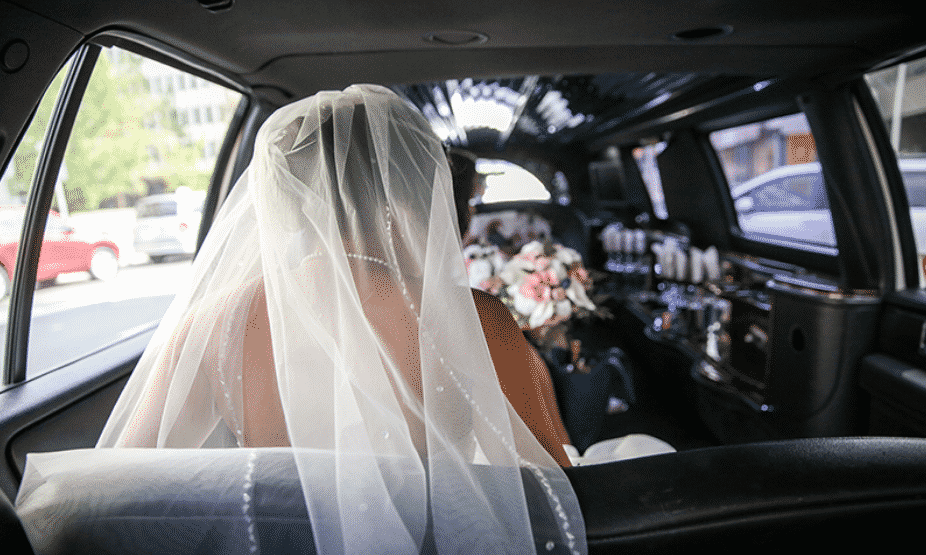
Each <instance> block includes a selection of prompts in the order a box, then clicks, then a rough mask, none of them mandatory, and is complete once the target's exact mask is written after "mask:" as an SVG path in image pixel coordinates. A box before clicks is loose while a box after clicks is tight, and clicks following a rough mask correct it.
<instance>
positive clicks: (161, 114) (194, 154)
mask: <svg viewBox="0 0 926 555" xmlns="http://www.w3.org/2000/svg"><path fill="white" fill-rule="evenodd" d="M122 54H123V55H122V56H120V58H119V63H118V64H113V63H112V62H111V61H110V58H109V57H108V56H105V55H104V56H100V58H99V61H98V62H97V66H96V67H95V68H94V71H93V76H92V78H91V79H90V83H89V85H88V87H87V92H86V93H85V94H84V99H83V102H82V103H81V108H80V111H79V112H78V116H77V121H76V122H75V125H74V130H73V132H72V135H71V141H70V143H69V144H68V150H67V154H66V156H65V164H66V166H67V179H65V180H64V182H65V191H66V196H67V199H68V204H69V207H70V208H71V210H72V211H74V210H86V209H95V208H98V207H100V205H101V203H103V202H104V201H106V200H107V199H112V198H114V197H115V198H132V197H138V196H143V195H145V194H147V190H146V188H145V185H144V183H145V179H152V178H158V177H160V178H162V179H164V180H165V181H166V183H167V188H168V190H174V189H176V188H177V187H179V186H181V185H186V186H187V187H190V188H191V189H200V190H204V189H205V188H206V187H207V186H208V182H209V173H208V172H206V171H202V170H197V169H196V165H197V161H198V160H199V159H200V151H199V149H198V148H197V147H196V145H193V144H189V141H188V140H185V137H182V136H181V135H180V134H179V133H178V131H179V129H177V128H176V126H175V124H174V120H173V118H171V117H170V109H171V106H170V103H169V102H168V98H167V97H157V96H154V95H152V94H151V93H150V92H149V91H148V87H147V84H146V82H145V80H144V77H143V76H142V73H141V61H142V60H141V58H140V57H138V56H134V55H129V54H127V53H122Z"/></svg>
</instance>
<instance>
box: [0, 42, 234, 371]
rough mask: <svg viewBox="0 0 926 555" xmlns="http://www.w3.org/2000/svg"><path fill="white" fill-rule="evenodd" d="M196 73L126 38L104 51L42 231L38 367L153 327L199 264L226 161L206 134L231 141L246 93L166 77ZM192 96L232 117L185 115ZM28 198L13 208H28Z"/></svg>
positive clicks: (33, 330)
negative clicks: (212, 193) (218, 166)
mask: <svg viewBox="0 0 926 555" xmlns="http://www.w3.org/2000/svg"><path fill="white" fill-rule="evenodd" d="M189 77H192V76H188V75H187V74H185V73H184V72H182V71H179V70H177V69H174V68H171V67H168V66H165V65H162V64H160V63H158V62H155V61H153V60H150V59H146V58H143V57H141V56H138V55H136V54H133V53H131V52H128V51H126V50H122V49H119V48H104V49H103V50H102V52H101V53H100V56H99V58H98V59H97V62H96V65H95V67H94V69H93V73H92V76H91V77H90V80H89V83H88V85H87V89H86V92H85V93H84V96H83V99H82V101H81V105H80V108H79V110H78V112H77V117H76V120H75V122H74V125H73V127H72V130H71V136H70V138H69V140H68V144H67V149H66V151H65V155H64V160H63V162H62V164H61V167H60V170H59V173H58V180H57V184H56V189H55V195H54V200H53V203H52V210H51V213H50V214H49V220H48V223H47V229H46V233H45V236H44V238H43V242H42V250H41V253H40V256H39V265H38V271H37V275H36V281H37V287H36V292H35V296H34V299H33V309H32V322H31V324H30V328H29V334H30V335H29V353H28V367H27V378H29V377H33V376H35V375H37V374H40V373H43V372H46V371H48V370H52V369H54V368H56V367H58V366H61V365H63V364H66V363H68V362H70V361H72V360H74V359H76V358H80V357H83V356H86V355H88V354H92V353H94V352H96V351H98V350H100V349H101V348H104V347H106V346H107V345H110V344H112V343H115V342H117V341H119V340H121V339H124V338H126V337H130V336H131V335H133V334H136V333H140V332H143V331H146V330H149V329H153V328H154V327H155V326H156V325H157V323H158V321H159V320H160V318H161V316H162V315H163V314H164V312H165V310H166V309H167V306H168V305H169V304H170V302H171V300H172V299H173V296H174V294H175V293H176V291H177V288H178V287H179V286H180V285H181V284H182V283H183V282H184V279H185V277H186V276H187V274H188V273H189V268H190V261H191V260H192V255H193V253H194V251H195V247H196V240H197V235H198V230H199V224H200V222H199V219H200V218H201V217H202V212H201V211H197V210H196V206H197V204H198V205H200V206H201V204H202V200H203V199H204V198H205V194H206V193H205V192H206V189H207V188H208V185H209V182H210V179H211V175H212V172H213V168H214V166H215V163H216V155H217V153H216V152H214V151H212V150H210V149H208V148H207V147H206V145H208V144H221V142H222V140H223V138H224V136H225V134H226V133H227V131H228V126H229V123H230V119H231V115H232V114H233V113H234V108H235V106H236V104H237V103H238V102H239V101H240V99H241V96H240V95H239V94H238V93H236V92H234V91H231V90H228V89H225V88H224V87H221V86H219V85H215V84H212V83H204V84H203V86H201V87H198V88H191V87H184V88H182V89H180V88H175V87H164V86H162V85H161V83H172V82H181V80H182V79H187V78H189ZM43 104H44V101H43ZM191 105H201V106H206V107H208V108H209V109H210V110H211V111H213V112H214V113H215V114H222V115H224V117H222V118H213V119H212V121H205V122H204V121H200V122H182V121H181V120H180V119H179V118H178V114H179V113H181V112H182V110H184V109H186V108H185V107H187V106H191ZM34 123H35V122H34ZM20 148H22V146H21V147H20ZM19 183H20V182H19V181H17V182H16V185H15V186H12V187H11V186H8V187H7V189H8V190H9V191H11V192H15V191H16V190H17V189H16V188H15V187H19V186H20V185H19ZM22 202H23V201H22V198H18V199H14V202H13V203H11V204H13V205H16V204H19V206H10V207H9V210H10V211H12V212H20V213H21V212H22V211H23V207H22ZM170 206H173V207H174V209H173V210H168V209H167V207H170ZM177 206H190V209H189V210H183V211H181V210H178V209H177V208H176V207H177ZM3 221H5V220H3V217H2V215H0V222H3ZM20 225H21V224H20ZM14 256H15V255H14ZM88 323H92V325H88Z"/></svg>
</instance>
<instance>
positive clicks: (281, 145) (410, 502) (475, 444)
mask: <svg viewBox="0 0 926 555" xmlns="http://www.w3.org/2000/svg"><path fill="white" fill-rule="evenodd" d="M456 218H457V217H456V211H455V207H454V197H453V192H452V186H451V175H450V170H449V168H448V165H447V160H446V157H445V154H444V152H443V149H442V147H441V144H440V141H439V140H438V139H437V137H436V136H435V135H434V133H433V132H432V131H431V129H430V127H429V125H428V123H427V122H426V120H425V119H424V118H423V117H422V116H421V115H420V114H418V113H417V112H416V111H415V110H414V109H413V108H411V107H409V106H408V105H406V104H405V103H404V102H403V101H402V100H401V99H399V98H398V97H397V96H396V95H395V94H394V93H392V92H391V91H389V90H388V89H385V88H382V87H377V86H368V85H360V86H352V87H349V88H348V89H346V90H344V91H343V92H322V93H319V94H317V95H315V96H313V97H310V98H307V99H304V100H301V101H299V102H295V103H293V104H291V105H288V106H285V107H283V108H281V109H279V110H278V111H277V112H275V113H274V114H273V115H272V116H271V117H270V118H269V119H268V120H267V122H266V123H265V124H264V125H263V126H262V128H261V130H260V132H259V133H258V135H257V138H256V144H255V150H254V157H253V159H252V161H251V164H250V166H249V167H248V169H247V170H246V172H245V173H244V175H243V176H242V177H241V179H240V180H239V182H238V183H237V185H236V186H235V187H234V188H233V190H232V192H231V193H230V194H229V197H228V199H227V200H226V202H225V203H224V204H223V206H222V208H221V210H220V212H219V214H218V216H217V218H216V220H215V222H214V224H213V227H212V229H211V230H210V232H209V236H208V237H207V239H206V241H205V243H204V245H203V247H202V249H201V251H200V253H199V255H198V257H197V259H196V262H195V264H194V278H193V280H192V283H191V286H190V287H189V289H188V290H187V291H185V292H183V293H180V294H178V296H177V298H176V299H175V301H174V303H173V305H172V306H171V308H170V309H169V310H168V313H167V314H166V315H165V317H164V320H163V321H162V324H161V326H160V328H159V329H158V331H157V332H156V334H155V336H154V338H153V340H152V342H151V344H150V345H149V348H148V349H147V350H146V351H145V353H144V355H143V356H142V359H141V361H140V362H139V364H138V366H137V368H136V370H135V371H134V373H133V375H132V377H131V379H130V380H129V382H128V384H127V385H126V387H125V390H124V391H123V393H122V396H121V397H120V399H119V401H118V402H117V404H116V406H115V409H114V410H113V413H112V415H111V417H110V419H109V421H108V423H107V425H106V427H105V429H104V431H103V434H102V436H101V438H100V440H99V443H98V446H97V447H98V448H131V447H157V448H183V449H182V450H181V451H178V452H179V453H181V455H178V456H179V457H182V456H183V455H182V453H189V452H193V451H191V448H192V449H193V450H199V448H204V447H224V448H237V447H246V448H271V447H277V448H280V447H285V448H288V449H289V451H291V452H292V456H293V458H294V459H295V462H296V467H297V468H298V470H299V480H300V483H301V488H302V493H303V495H304V497H305V505H306V507H307V509H308V514H309V516H310V519H311V523H312V534H313V536H314V541H315V546H316V548H317V550H318V552H320V553H387V552H388V553H419V552H421V551H422V549H423V546H425V547H427V546H431V549H435V550H436V552H438V553H457V552H467V553H477V552H492V553H509V552H510V553H522V552H527V551H530V550H532V549H534V547H533V546H535V542H536V541H537V535H538V530H539V529H540V528H544V530H546V532H545V533H546V534H548V535H547V536H546V538H549V539H544V541H543V542H541V543H540V544H539V545H540V548H541V550H543V549H546V550H549V551H555V552H566V553H583V552H585V539H584V524H583V521H582V516H581V513H580V511H579V507H578V503H577V501H576V498H575V493H574V492H573V490H572V488H571V486H570V484H569V481H568V480H567V478H566V477H565V475H564V474H563V471H562V469H561V468H560V465H569V459H568V458H567V457H566V455H565V452H564V451H563V447H562V445H563V444H564V443H568V437H567V436H566V433H565V430H564V429H563V427H562V423H561V421H560V420H559V415H558V412H557V410H556V407H555V398H554V397H553V393H552V387H551V385H550V383H549V377H548V375H547V374H546V371H545V368H544V367H543V366H542V362H539V361H538V360H533V358H532V357H536V353H535V352H534V351H533V350H532V349H530V348H529V347H528V346H527V344H526V342H525V340H524V337H523V335H522V334H521V333H520V330H519V329H518V328H517V326H516V325H515V323H514V321H513V320H512V319H511V316H510V314H508V311H507V309H505V307H504V306H503V305H502V304H501V303H500V302H499V301H498V300H497V299H495V298H494V297H491V296H490V295H485V294H481V293H478V292H477V293H474V292H473V291H471V290H470V288H469V287H468V279H467V276H466V272H465V267H464V262H463V256H462V252H461V246H460V239H459V237H460V234H459V228H458V223H457V221H456ZM480 330H482V331H483V333H480ZM112 451H114V452H119V451H121V449H113V450H112ZM257 451H260V449H257ZM319 453H324V454H326V455H325V456H327V457H328V458H327V459H326V460H328V461H329V462H330V470H331V471H330V472H320V471H318V466H317V464H316V461H317V460H318V459H317V457H318V456H319V455H318V454H319ZM180 460H181V461H182V459H180ZM180 464H181V465H182V462H181V463H180ZM326 468H328V467H326ZM486 469H491V472H487V471H486ZM529 482H532V483H533V484H534V485H533V486H532V485H531V484H530V483H529ZM529 487H536V488H539V489H538V491H541V492H542V495H540V497H541V498H542V499H543V500H545V501H546V504H548V509H547V510H545V512H544V514H548V515H550V516H549V518H548V521H547V522H545V523H538V522H537V517H536V514H539V513H538V511H537V510H535V508H534V507H533V506H532V507H530V509H531V510H530V511H529V510H528V509H529V507H528V502H527V501H526V493H525V491H526V490H527V489H528V488H529ZM398 489H401V495H399V494H397V493H396V491H397V490H398ZM534 503H536V501H534ZM541 512H543V511H541ZM551 530H552V532H551ZM252 540H253V533H252ZM252 543H253V541H252ZM251 551H252V552H253V551H254V549H253V548H252V549H251Z"/></svg>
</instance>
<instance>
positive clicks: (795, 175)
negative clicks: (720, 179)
mask: <svg viewBox="0 0 926 555" xmlns="http://www.w3.org/2000/svg"><path fill="white" fill-rule="evenodd" d="M710 141H711V145H712V146H713V147H714V150H715V151H716V153H717V158H718V159H719V160H720V165H721V167H722V168H723V172H724V176H725V177H726V181H727V184H728V185H729V187H730V194H731V196H732V197H733V206H734V209H735V211H736V217H737V223H738V224H739V227H740V229H741V230H742V231H743V232H744V233H746V234H747V235H748V236H750V237H751V238H753V239H756V240H759V241H762V240H777V239H785V240H788V241H789V242H790V243H792V244H794V245H795V246H797V247H799V248H800V247H801V245H805V244H806V245H822V246H827V247H835V246H836V235H835V233H834V231H833V221H832V217H831V215H830V210H829V203H828V200H827V196H826V187H825V182H824V179H823V174H822V172H821V169H820V164H819V163H818V162H817V150H816V144H815V142H814V139H813V136H812V135H811V133H810V126H809V125H808V123H807V118H806V117H804V115H803V114H793V115H790V116H785V117H780V118H774V119H769V120H765V121H760V122H756V123H752V124H749V125H742V126H737V127H731V128H728V129H721V130H717V131H714V132H713V133H711V134H710Z"/></svg>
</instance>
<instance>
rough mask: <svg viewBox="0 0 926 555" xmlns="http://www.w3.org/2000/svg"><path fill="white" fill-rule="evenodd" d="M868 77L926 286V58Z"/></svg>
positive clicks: (866, 78) (921, 282) (866, 77)
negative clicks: (901, 183)
mask: <svg viewBox="0 0 926 555" xmlns="http://www.w3.org/2000/svg"><path fill="white" fill-rule="evenodd" d="M865 81H866V83H868V87H869V89H870V90H871V94H872V96H873V97H874V98H875V101H876V102H877V103H878V107H879V109H880V111H881V116H882V117H883V118H884V124H885V126H886V127H887V129H888V133H889V136H890V139H891V145H892V146H893V147H894V151H895V153H896V154H897V159H898V162H899V164H900V174H901V176H902V177H903V180H904V185H905V187H906V190H907V201H908V202H909V204H910V217H911V220H912V223H913V235H914V237H915V239H916V252H917V254H918V255H919V262H920V286H921V287H922V286H926V95H924V94H923V91H924V90H926V58H921V59H919V60H915V61H912V62H907V63H903V64H900V65H897V66H894V67H890V68H887V69H883V70H880V71H876V72H874V73H869V74H868V75H866V76H865Z"/></svg>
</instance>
